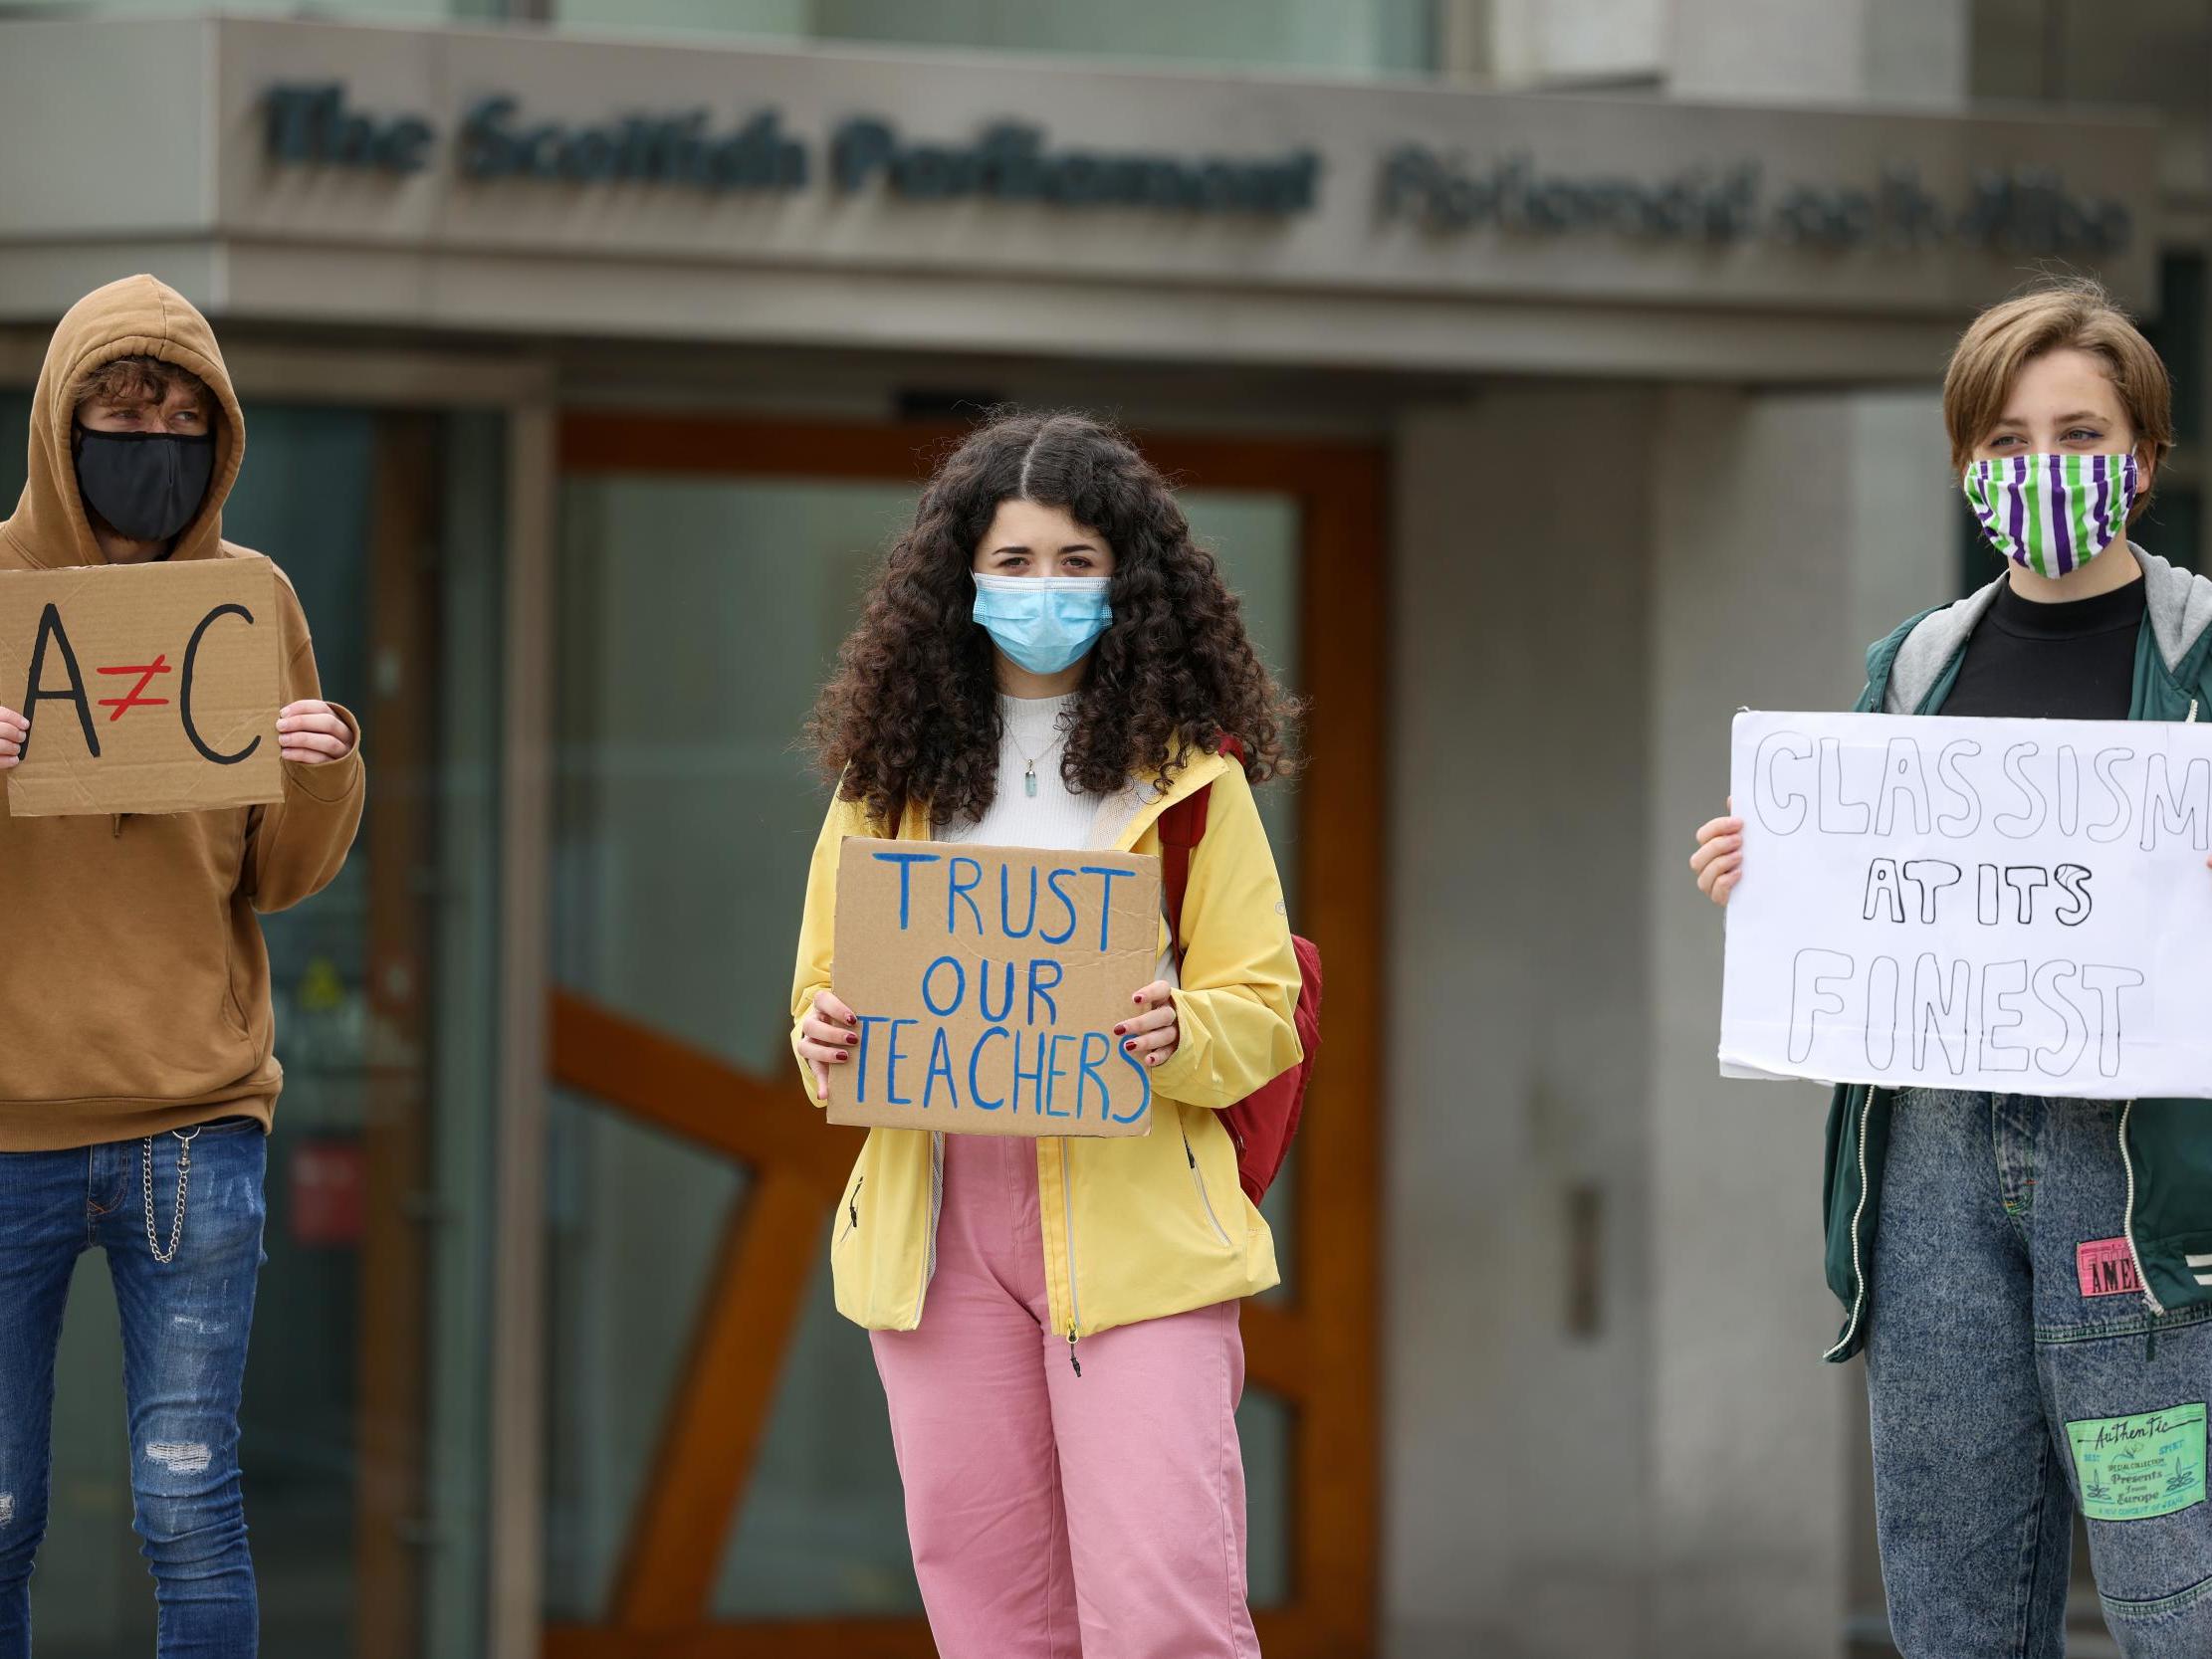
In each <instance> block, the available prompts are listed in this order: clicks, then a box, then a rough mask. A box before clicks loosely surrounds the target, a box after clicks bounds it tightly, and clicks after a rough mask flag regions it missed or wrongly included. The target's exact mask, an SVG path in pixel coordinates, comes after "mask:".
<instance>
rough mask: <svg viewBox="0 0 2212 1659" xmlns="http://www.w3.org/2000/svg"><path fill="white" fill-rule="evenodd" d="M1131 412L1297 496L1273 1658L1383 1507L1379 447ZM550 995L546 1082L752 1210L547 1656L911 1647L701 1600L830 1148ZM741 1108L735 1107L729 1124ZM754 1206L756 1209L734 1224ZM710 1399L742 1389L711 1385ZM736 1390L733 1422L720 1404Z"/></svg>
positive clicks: (576, 448) (828, 444)
mask: <svg viewBox="0 0 2212 1659" xmlns="http://www.w3.org/2000/svg"><path fill="white" fill-rule="evenodd" d="M965 430H966V429H965V428H964V427H961V426H959V425H954V424H945V423H903V424H880V425H845V424H836V423H828V422H817V421H797V422H791V421H772V420H764V419H756V418H722V417H714V416H705V415H690V414H685V415H665V414H653V413H631V412H626V411H598V410H591V411H570V412H567V413H565V414H564V415H563V416H562V418H561V420H560V427H559V437H558V455H559V472H560V474H561V476H563V477H567V476H570V475H573V474H591V473H624V474H657V475H662V476H666V475H671V474H674V475H692V476H697V477H701V478H756V479H757V478H777V479H791V480H846V481H861V480H865V481H869V482H878V483H897V484H918V483H920V482H921V481H922V480H923V479H925V478H926V477H927V476H928V473H929V471H930V468H931V466H932V465H933V464H934V463H935V462H936V460H937V459H938V458H939V457H941V456H942V455H943V454H944V453H945V452H946V450H947V449H949V448H950V446H951V445H952V444H954V443H955V442H957V441H958V439H959V438H960V436H961V435H962V433H963V432H964V431H965ZM1136 436H1137V441H1138V443H1139V445H1140V447H1142V449H1143V450H1144V452H1145V454H1146V456H1147V457H1148V458H1149V459H1150V460H1151V461H1152V462H1153V463H1154V464H1155V465H1156V466H1158V467H1159V468H1160V469H1161V470H1162V471H1163V472H1164V473H1166V474H1167V475H1168V476H1169V477H1170V479H1172V480H1173V481H1174V482H1176V483H1177V484H1178V485H1179V486H1189V487H1193V488H1200V489H1210V490H1248V491H1255V492H1266V493H1268V494H1271V495H1277V496H1289V497H1291V498H1293V499H1295V500H1296V502H1297V504H1298V507H1299V510H1300V511H1299V523H1300V549H1299V550H1300V554H1301V572H1302V574H1301V584H1302V591H1301V600H1302V621H1301V626H1302V632H1303V637H1302V641H1301V648H1302V674H1301V677H1300V678H1301V680H1302V682H1303V689H1304V690H1305V692H1306V693H1307V695H1308V697H1309V698H1310V700H1311V707H1310V712H1309V715H1308V718H1307V721H1306V726H1305V748H1306V753H1307V756H1308V765H1307V770H1306V772H1305V776H1304V788H1303V790H1302V793H1301V799H1302V801H1303V802H1305V803H1306V810H1305V812H1304V815H1303V819H1302V823H1301V830H1300V837H1299V849H1300V855H1299V870H1298V875H1299V878H1300V879H1299V883H1298V893H1299V916H1298V918H1297V921H1298V923H1299V926H1300V928H1301V929H1302V930H1303V931H1305V932H1308V933H1311V935H1312V936H1313V937H1314V939H1315V940H1316V942H1318V943H1319V944H1320V946H1321V949H1322V952H1323V956H1324V959H1325V960H1326V962H1327V966H1328V996H1327V1007H1326V1019H1325V1022H1324V1030H1325V1032H1326V1049H1325V1053H1324V1057H1323V1059H1322V1061H1321V1063H1320V1064H1319V1065H1318V1066H1317V1067H1316V1068H1315V1071H1314V1078H1313V1086H1312V1093H1311V1098H1310V1102H1309V1110H1308V1112H1307V1115H1306V1118H1305V1122H1304V1126H1303V1128H1302V1129H1301V1132H1300V1140H1299V1146H1300V1155H1299V1157H1298V1159H1297V1160H1296V1164H1295V1165H1294V1167H1295V1169H1296V1172H1297V1173H1296V1178H1297V1179H1298V1181H1299V1182H1300V1188H1299V1192H1298V1199H1299V1202H1298V1206H1297V1215H1298V1218H1299V1219H1298V1223H1297V1227H1298V1234H1297V1238H1296V1240H1295V1244H1294V1250H1293V1258H1292V1259H1293V1261H1294V1264H1295V1280H1294V1289H1295V1293H1296V1294H1295V1296H1294V1298H1293V1299H1291V1300H1290V1301H1288V1302H1278V1301H1273V1300H1266V1301H1255V1302H1251V1303H1247V1304H1246V1305H1245V1308H1244V1313H1243V1331H1244V1346H1245V1356H1246V1366H1247V1374H1248V1376H1249V1378H1250V1380H1251V1381H1252V1382H1254V1383H1257V1384H1260V1385H1262V1386H1264V1387H1266V1388H1268V1389H1270V1390H1272V1391H1274V1392H1276V1393H1278V1394H1280V1395H1281V1396H1283V1397H1284V1398H1285V1399H1287V1400H1288V1401H1290V1402H1291V1404H1292V1406H1293V1408H1294V1422H1295V1427H1294V1430H1293V1441H1292V1446H1293V1451H1292V1492H1293V1495H1294V1497H1293V1510H1292V1515H1291V1573H1290V1576H1291V1600H1290V1601H1289V1602H1288V1603H1287V1604H1286V1605H1283V1606H1279V1607H1274V1608H1268V1609H1264V1610H1261V1611H1259V1612H1257V1613H1256V1614H1255V1619H1256V1622H1257V1623H1258V1626H1259V1631H1260V1635H1261V1638H1262V1641H1263V1644H1264V1646H1265V1648H1266V1651H1267V1652H1268V1654H1269V1655H1270V1659H1351V1656H1358V1655H1364V1654H1367V1653H1369V1652H1371V1651H1372V1650H1373V1647H1374V1643H1375V1624H1376V1597H1377V1566H1378V1543H1379V1532H1380V1463H1381V1438H1382V1437H1381V1422H1380V1415H1381V1396H1380V1388H1379V1379H1378V1371H1379V1364H1378V1360H1379V1351H1380V1336H1381V1331H1380V1320H1379V1317H1378V1308H1379V1306H1380V1303H1381V1300H1382V1297H1381V1289H1382V1287H1381V1283H1380V1274H1379V1269H1380V1241H1379V1238H1378V1223H1379V1187H1380V1176H1381V1168H1382V1150H1383V1142H1382V1136H1383V1132H1384V1121H1383V1101H1384V1071H1385V1067H1384V1064H1383V1042H1382V1006H1381V995H1380V990H1381V982H1382V965H1383V908H1384V876H1383V847H1382V830H1383V803H1384V798H1385V789H1386V787H1387V782H1388V773H1387V765H1388V756H1387V753H1386V748H1387V744H1386V737H1387V730H1386V726H1385V723H1384V720H1383V704H1384V699H1385V695H1386V689H1387V688H1386V681H1385V674H1386V667H1387V665H1386V660H1385V628H1386V624H1385V615H1386V604H1387V599H1386V578H1387V573H1388V570H1389V548H1388V526H1387V488H1386V479H1387V458H1386V453H1385V451H1384V450H1383V449H1382V448H1381V447H1380V446H1377V445H1367V444H1354V443H1346V442H1331V441H1319V440H1306V439H1285V440H1277V439H1272V438H1260V437H1234V438H1226V437H1211V436H1192V435H1188V434H1183V433H1176V432H1158V433H1139V434H1137V435H1136ZM552 1019H553V1040H552V1043H551V1057H550V1064H551V1069H552V1072H553V1077H554V1079H555V1080H556V1081H558V1082H560V1083H562V1084H565V1085H568V1086H570V1087H574V1088H578V1089H582V1090H585V1091H587V1092H590V1093H593V1094H595V1095H597V1096H598V1097H599V1098H600V1099H602V1100H604V1101H606V1103H607V1104H609V1105H611V1106H614V1107H617V1108H619V1109H623V1110H626V1111H629V1112H632V1113H634V1114H636V1115H638V1116H640V1117H643V1118H645V1119H646V1120H647V1121H650V1122H653V1123H655V1124H657V1125H659V1126H660V1127H662V1128H664V1129H666V1130H669V1131H672V1132H673V1133H676V1134H678V1135H682V1136H687V1137H689V1138H691V1139H693V1140H694V1141H698V1142H699V1143H701V1144H702V1145H703V1146H706V1147H709V1148H712V1149H719V1150H722V1151H724V1152H725V1153H727V1154H729V1155H734V1156H741V1157H743V1158H745V1159H746V1160H747V1161H749V1162H755V1163H756V1164H757V1167H759V1168H760V1169H761V1171H762V1176H763V1178H762V1180H761V1184H760V1187H759V1200H760V1201H759V1202H757V1203H756V1204H753V1205H751V1206H749V1209H750V1210H752V1211H753V1212H754V1213H753V1214H751V1215H749V1214H748V1213H746V1212H743V1211H741V1213H740V1214H739V1215H737V1216H736V1217H735V1218H734V1219H733V1222H732V1225H731V1228H730V1233H729V1236H728V1240H727V1243H726V1246H725V1254H724V1274H723V1278H722V1281H721V1287H720V1289H719V1291H717V1292H710V1295H709V1304H710V1305H709V1307H708V1308H707V1309H706V1310H705V1311H704V1312H703V1315H702V1319H701V1323H700V1328H699V1331H698V1333H697V1335H696V1337H695V1341H694V1348H693V1352H692V1355H691V1360H690V1363H689V1365H688V1366H687V1370H686V1374H685V1376H684V1378H683V1379H682V1380H680V1381H679V1383H678V1384H677V1386H676V1388H675V1391H674V1397H673V1398H672V1400H671V1402H670V1405H669V1416H668V1425H667V1427H666V1428H665V1430H664V1435H663V1441H662V1449H661V1454H660V1457H659V1459H658V1460H657V1464H656V1474H655V1476H654V1477H653V1478H652V1479H651V1480H650V1481H649V1482H648V1488H647V1491H646V1495H645V1497H644V1498H643V1500H641V1504H640V1511H639V1514H638V1516H637V1517H635V1518H634V1519H633V1525H632V1532H631V1545H630V1551H629V1555H628V1558H627V1560H626V1562H625V1565H624V1568H623V1570H622V1572H621V1574H620V1577H619V1581H618V1584H617V1587H616V1592H615V1597H614V1601H615V1611H614V1618H613V1621H612V1622H610V1623H607V1624H600V1625H573V1624H569V1625H552V1626H549V1627H548V1629H547V1631H546V1640H545V1648H544V1651H545V1654H546V1655H547V1659H616V1656H617V1655H620V1656H622V1659H648V1656H650V1659H756V1656H758V1659H768V1656H771V1655H774V1656H775V1659H807V1656H811V1655H832V1654H834V1655H838V1656H840V1659H858V1656H880V1659H924V1656H927V1655H929V1654H931V1653H932V1652H933V1651H934V1650H933V1648H932V1647H931V1644H930V1641H929V1633H928V1628H927V1626H926V1624H924V1623H923V1622H922V1621H921V1620H919V1619H897V1620H875V1621H871V1620H852V1619H836V1620H814V1621H803V1622H783V1623H766V1622H762V1623H748V1624H717V1623H713V1622H711V1613H710V1611H709V1603H710V1600H711V1597H712V1594H713V1586H714V1582H715V1576H716V1574H717V1573H718V1572H719V1569H720V1564H721V1560H722V1556H723V1553H724V1550H725V1549H726V1547H727V1540H728V1536H729V1534H730V1532H731V1531H732V1530H733V1529H734V1527H735V1525H736V1519H737V1515H738V1508H739V1506H740V1505H741V1504H742V1502H743V1498H744V1486H745V1482H746V1480H747V1478H748V1475H749V1473H750V1468H751V1463H752V1453H753V1451H754V1449H755V1447H756V1444H757V1441H758V1437H759V1436H760V1435H761V1434H763V1433H765V1432H766V1429H767V1426H768V1419H767V1415H766V1413H767V1412H768V1411H769V1410H771V1409H772V1408H773V1401H774V1381H775V1378H776V1376H777V1375H778V1374H779V1371H780V1367H781V1362H782V1357H783V1354H782V1347H783V1344H782V1341H780V1340H777V1341H768V1340H763V1339H765V1338H767V1337H769V1336H770V1335H771V1334H772V1333H773V1332H784V1333H787V1332H789V1331H790V1330H793V1329H795V1320H796V1317H797V1308H798V1300H799V1299H798V1293H797V1292H794V1291H790V1290H788V1286H790V1285H793V1284H795V1285H798V1286H801V1287H802V1286H803V1285H804V1283H805V1281H806V1278H807V1276H808V1273H809V1272H810V1271H811V1268H812V1266H813V1261H812V1256H813V1252H814V1251H815V1250H816V1249H817V1248H818V1238H819V1234H820V1231H821V1227H820V1226H817V1225H815V1223H816V1222H821V1223H823V1224H826V1222H827V1218H828V1213H829V1210H830V1207H831V1206H832V1205H833V1204H834V1203H835V1201H836V1197H837V1194H838V1192H839V1190H840V1189H841V1180H842V1176H843V1172H844V1169H845V1166H846V1163H847V1161H848V1160H849V1147H848V1146H847V1145H846V1144H845V1142H844V1141H843V1139H842V1138H841V1137H833V1136H831V1135H826V1134H824V1132H823V1131H821V1130H820V1129H819V1128H818V1127H816V1126H808V1128H810V1129H811V1134H809V1135H807V1136H805V1137H803V1138H801V1139H799V1140H795V1141H794V1140H793V1138H792V1137H791V1136H790V1135H789V1134H788V1133H786V1132H787V1131H789V1130H790V1128H791V1127H792V1125H793V1124H795V1123H796V1120H792V1121H791V1123H789V1124H785V1123H781V1122H780V1118H781V1117H782V1116H783V1115H779V1114H774V1113H773V1112H768V1113H766V1114H765V1115H766V1116H767V1117H768V1118H769V1119H770V1123H764V1122H763V1121H762V1120H763V1116H764V1112H763V1110H762V1107H764V1106H768V1107H772V1106H774V1105H779V1104H780V1100H779V1099H774V1100H770V1101H765V1102H764V1101H763V1097H764V1096H772V1097H779V1096H780V1095H781V1093H782V1090H781V1087H780V1083H781V1080H780V1079H778V1080H775V1084H774V1087H769V1086H765V1085H764V1084H763V1083H762V1081H761V1080H758V1079H752V1078H748V1077H745V1076H743V1075H742V1074H738V1073H736V1072H734V1071H733V1070H732V1069H731V1068H729V1067H727V1066H726V1065H723V1064H722V1063H720V1062H719V1061H717V1060H715V1059H714V1058H712V1057H710V1056H706V1055H703V1054H699V1053H698V1052H696V1051H693V1050H689V1049H686V1048H685V1047H684V1046H683V1045H681V1044H678V1043H675V1042H673V1041H671V1040H669V1039H667V1038H665V1037H663V1036H661V1035H660V1034H659V1033H654V1032H648V1031H644V1030H642V1029H640V1028H637V1027H635V1026H634V1025H631V1024H629V1023H628V1022H625V1021H623V1020H621V1019H619V1018H618V1017H616V1016H613V1015H612V1014H610V1013H609V1012H608V1011H606V1010H604V1009H599V1008H595V1007H592V1006H590V1005H588V1004H585V1003H583V1002H581V1001H580V1000H578V999H576V998H573V997H570V996H567V995H565V994H558V993H556V994H555V996H554V997H553V1009H552ZM655 1080H658V1083H657V1085H656V1081H655ZM679 1080H681V1081H680V1082H679ZM739 1102H745V1103H747V1104H754V1103H760V1105H757V1106H756V1109H755V1110H754V1111H751V1112H748V1111H745V1110H743V1109H742V1108H741V1107H739V1106H738V1103H739ZM733 1109H735V1110H733ZM738 1124H749V1125H750V1126H751V1129H750V1130H749V1131H748V1132H747V1133H746V1134H744V1135H743V1136H734V1134H733V1128H734V1126H735V1125H738ZM771 1124H774V1126H775V1128H774V1133H771V1132H770V1130H771ZM753 1131H760V1132H761V1133H760V1134H755V1133H753ZM741 1141H742V1144H741V1143H740V1142H741ZM764 1210H767V1211H774V1215H775V1218H776V1225H775V1227H774V1228H773V1229H771V1228H765V1227H759V1226H755V1225H752V1222H753V1221H755V1220H757V1219H758V1215H759V1212H761V1211H764ZM1313 1216H1326V1217H1328V1218H1329V1229H1328V1234H1327V1237H1326V1238H1325V1239H1319V1238H1315V1237H1313V1236H1312V1234H1313V1230H1314V1229H1313V1227H1312V1226H1311V1224H1310V1223H1309V1219H1308V1218H1310V1217H1313ZM764 1323H765V1324H766V1326H767V1327H768V1329H766V1330H764ZM749 1339H750V1340H749ZM732 1398H735V1399H737V1400H740V1401H742V1402H744V1403H745V1404H746V1405H747V1406H748V1412H746V1413H739V1412H732V1411H730V1410H728V1409H727V1405H728V1402H729V1400H730V1399H732ZM749 1414H757V1420H754V1421H746V1422H735V1423H734V1422H733V1419H734V1418H737V1417H741V1416H746V1415H749ZM710 1442H711V1444H710Z"/></svg>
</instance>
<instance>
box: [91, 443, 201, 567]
mask: <svg viewBox="0 0 2212 1659" xmlns="http://www.w3.org/2000/svg"><path fill="white" fill-rule="evenodd" d="M214 476H215V438H214V435H213V434H212V433H210V434H209V435H207V436H205V437H200V438H186V437H181V436H179V435H177V434H175V433H170V432H93V431H90V430H88V429H87V428H85V427H82V426H80V427H78V428H77V488H78V491H79V493H80V494H81V495H83V496H84V498H85V505H86V506H87V507H88V508H90V509H91V510H92V511H93V512H95V513H97V514H99V515H100V516H101V517H102V518H105V519H107V520H108V522H109V523H111V524H112V525H114V527H115V528H116V529H118V530H120V531H121V532H122V533H123V534H124V535H127V536H129V537H130V538H131V539H132V540H133V541H166V540H168V539H169V537H170V536H172V535H174V534H176V532H177V531H178V530H180V529H182V528H183V527H184V526H185V525H186V524H189V523H190V522H191V521H192V516H193V515H194V514H195V513H197V512H199V510H200V503H201V502H202V501H204V500H206V499H207V482H208V480H209V479H211V478H213V477H214Z"/></svg>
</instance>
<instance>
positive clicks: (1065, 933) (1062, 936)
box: [1038, 870, 1076, 944]
mask: <svg viewBox="0 0 2212 1659" xmlns="http://www.w3.org/2000/svg"><path fill="white" fill-rule="evenodd" d="M1074 877H1075V872H1074V871H1072V870H1055V871H1053V872H1052V873H1051V874H1050V875H1048V876H1046V877H1045V878H1044V885H1045V886H1046V887H1048V888H1050V889H1051V890H1052V897H1053V898H1055V899H1057V900H1059V902H1060V907H1061V909H1063V910H1065V911H1066V912H1067V926H1066V927H1065V928H1062V929H1061V930H1060V931H1059V932H1058V933H1040V934H1039V935H1038V936H1039V937H1040V938H1042V939H1043V940H1044V942H1045V943H1046V944H1065V943H1066V942H1067V941H1068V940H1069V939H1071V938H1073V937H1074V936H1075V929H1076V914H1075V901H1074V900H1073V899H1070V898H1069V897H1068V896H1067V894H1066V893H1064V892H1063V891H1061V888H1060V883H1061V881H1062V880H1063V879H1065V880H1070V881H1072V880H1073V879H1074Z"/></svg>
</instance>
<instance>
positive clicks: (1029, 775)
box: [1021, 766, 1037, 800]
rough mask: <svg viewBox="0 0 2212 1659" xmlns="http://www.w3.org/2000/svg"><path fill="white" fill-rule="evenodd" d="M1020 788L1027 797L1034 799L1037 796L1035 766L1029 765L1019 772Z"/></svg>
mask: <svg viewBox="0 0 2212 1659" xmlns="http://www.w3.org/2000/svg"><path fill="white" fill-rule="evenodd" d="M1021 788H1022V791H1023V793H1025V794H1026V795H1027V796H1028V797H1029V799H1031V800H1035V799H1036V798H1037V769H1036V767H1034V766H1031V767H1030V768H1029V769H1028V770H1027V771H1026V772H1023V773H1022V774H1021Z"/></svg>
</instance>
